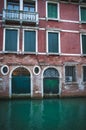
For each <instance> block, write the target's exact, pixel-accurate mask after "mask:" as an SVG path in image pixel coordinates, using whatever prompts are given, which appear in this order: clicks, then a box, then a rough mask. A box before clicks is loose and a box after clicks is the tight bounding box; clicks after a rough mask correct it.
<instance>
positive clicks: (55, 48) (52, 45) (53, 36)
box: [48, 32, 59, 53]
mask: <svg viewBox="0 0 86 130" xmlns="http://www.w3.org/2000/svg"><path fill="white" fill-rule="evenodd" d="M58 44H59V34H58V33H55V32H48V53H59V45H58Z"/></svg>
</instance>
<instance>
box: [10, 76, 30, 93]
mask: <svg viewBox="0 0 86 130" xmlns="http://www.w3.org/2000/svg"><path fill="white" fill-rule="evenodd" d="M12 93H15V94H24V93H30V77H29V76H13V77H12Z"/></svg>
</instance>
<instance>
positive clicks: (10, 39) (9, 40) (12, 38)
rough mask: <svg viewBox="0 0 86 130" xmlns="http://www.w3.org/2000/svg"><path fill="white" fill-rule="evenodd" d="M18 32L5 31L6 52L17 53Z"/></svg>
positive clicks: (12, 30)
mask: <svg viewBox="0 0 86 130" xmlns="http://www.w3.org/2000/svg"><path fill="white" fill-rule="evenodd" d="M17 38H18V30H15V29H6V31H5V51H17Z"/></svg>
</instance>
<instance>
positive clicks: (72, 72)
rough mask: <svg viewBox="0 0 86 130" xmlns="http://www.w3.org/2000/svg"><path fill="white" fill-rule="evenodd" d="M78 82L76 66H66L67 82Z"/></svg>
mask: <svg viewBox="0 0 86 130" xmlns="http://www.w3.org/2000/svg"><path fill="white" fill-rule="evenodd" d="M75 81H76V68H75V66H65V82H75Z"/></svg>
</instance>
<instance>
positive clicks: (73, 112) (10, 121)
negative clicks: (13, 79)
mask: <svg viewBox="0 0 86 130" xmlns="http://www.w3.org/2000/svg"><path fill="white" fill-rule="evenodd" d="M2 128H3V130H86V99H61V100H60V99H55V100H12V101H0V129H2Z"/></svg>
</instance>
